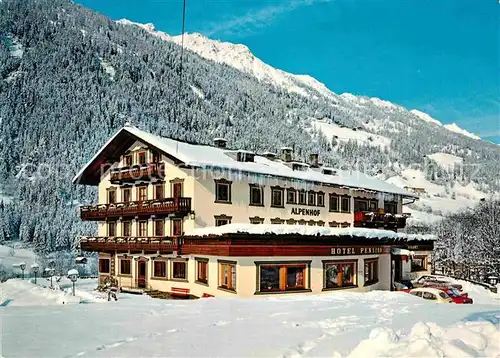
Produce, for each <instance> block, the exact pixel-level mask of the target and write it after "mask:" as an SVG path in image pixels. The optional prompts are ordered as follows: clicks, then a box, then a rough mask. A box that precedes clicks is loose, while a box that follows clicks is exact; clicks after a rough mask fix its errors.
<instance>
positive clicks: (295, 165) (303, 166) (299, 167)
mask: <svg viewBox="0 0 500 358" xmlns="http://www.w3.org/2000/svg"><path fill="white" fill-rule="evenodd" d="M308 167H309V166H308V165H307V164H305V163H298V162H296V163H292V170H295V171H301V172H305V171H306V170H307V168H308Z"/></svg>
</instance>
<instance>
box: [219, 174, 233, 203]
mask: <svg viewBox="0 0 500 358" xmlns="http://www.w3.org/2000/svg"><path fill="white" fill-rule="evenodd" d="M215 202H216V203H225V204H231V182H230V181H227V180H225V179H218V180H215Z"/></svg>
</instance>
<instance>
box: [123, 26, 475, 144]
mask: <svg viewBox="0 0 500 358" xmlns="http://www.w3.org/2000/svg"><path fill="white" fill-rule="evenodd" d="M118 23H120V24H124V25H136V26H139V27H141V28H143V29H144V30H146V31H148V32H149V33H151V34H153V35H154V36H157V37H160V38H162V39H164V40H167V41H173V42H175V43H177V44H181V42H182V37H181V36H180V35H179V36H170V35H168V34H167V33H165V32H162V31H157V30H156V29H155V27H154V25H153V24H151V23H148V24H140V23H136V22H132V21H129V20H127V19H122V20H118ZM184 46H185V47H186V48H187V49H189V50H191V51H193V52H195V53H197V54H198V55H200V56H201V57H203V58H205V59H208V60H211V61H215V62H217V63H223V64H226V65H229V66H232V67H234V68H236V69H238V70H241V71H244V72H246V73H248V74H251V75H253V76H255V77H256V78H257V79H259V80H260V81H263V82H267V83H270V84H273V85H275V86H277V87H281V88H283V89H285V90H287V91H289V92H295V93H298V94H301V95H304V96H309V95H311V94H312V95H313V96H317V95H318V94H319V95H321V96H323V97H325V98H326V99H330V100H332V99H333V100H334V104H336V103H337V102H338V101H347V102H351V103H353V104H354V105H355V106H362V105H363V104H367V103H369V104H371V105H375V106H377V107H382V108H386V109H392V110H397V109H402V107H400V106H397V105H395V104H394V103H391V102H389V101H385V100H382V99H379V98H375V97H373V98H366V97H360V96H355V95H352V94H350V93H343V94H341V95H340V96H339V95H337V94H336V93H334V92H333V91H331V90H330V89H328V88H327V87H326V86H325V85H324V84H323V83H321V82H320V81H318V80H317V79H315V78H313V77H311V76H309V75H295V74H291V73H287V72H285V71H282V70H279V69H276V68H274V67H272V66H270V65H268V64H266V63H264V62H263V61H262V60H260V59H259V58H257V57H256V56H255V55H254V54H253V53H252V52H251V51H250V49H249V48H248V47H247V46H245V45H242V44H233V43H229V42H222V41H218V40H212V39H209V38H207V37H205V36H203V35H201V34H199V33H192V34H185V36H184ZM410 113H412V114H414V115H415V116H417V117H419V118H420V119H422V120H424V121H426V122H429V123H434V124H437V125H440V126H442V127H443V128H446V129H448V130H449V131H451V132H454V133H457V134H461V135H464V136H467V137H469V138H473V139H481V138H480V137H478V136H476V135H474V134H472V133H470V132H468V131H466V130H464V129H462V128H460V127H459V126H458V125H457V124H456V123H452V124H445V125H443V124H442V123H441V122H440V121H438V120H436V119H434V118H432V117H431V116H429V115H428V114H426V113H424V112H421V111H419V110H416V109H413V110H411V111H410Z"/></svg>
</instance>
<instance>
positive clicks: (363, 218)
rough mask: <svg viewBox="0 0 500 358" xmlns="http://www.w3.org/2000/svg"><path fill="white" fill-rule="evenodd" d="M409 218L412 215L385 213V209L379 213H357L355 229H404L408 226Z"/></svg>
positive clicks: (355, 213)
mask: <svg viewBox="0 0 500 358" xmlns="http://www.w3.org/2000/svg"><path fill="white" fill-rule="evenodd" d="M409 216H410V214H391V213H384V210H383V209H379V210H378V212H373V211H355V212H354V227H366V228H372V229H373V228H383V229H388V230H396V229H402V228H404V227H405V226H406V218H407V217H409Z"/></svg>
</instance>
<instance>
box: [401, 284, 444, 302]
mask: <svg viewBox="0 0 500 358" xmlns="http://www.w3.org/2000/svg"><path fill="white" fill-rule="evenodd" d="M409 293H410V295H413V296H417V297H421V298H423V299H425V300H430V301H435V302H437V303H453V300H452V299H451V298H450V296H448V294H447V293H446V292H444V291H441V290H438V289H437V288H433V287H419V288H414V289H412V290H410V292H409Z"/></svg>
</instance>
